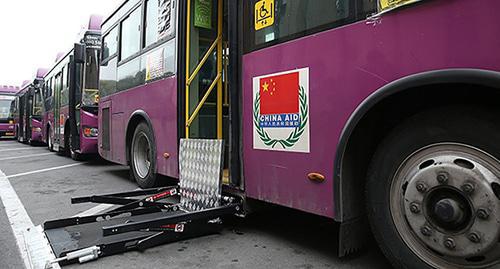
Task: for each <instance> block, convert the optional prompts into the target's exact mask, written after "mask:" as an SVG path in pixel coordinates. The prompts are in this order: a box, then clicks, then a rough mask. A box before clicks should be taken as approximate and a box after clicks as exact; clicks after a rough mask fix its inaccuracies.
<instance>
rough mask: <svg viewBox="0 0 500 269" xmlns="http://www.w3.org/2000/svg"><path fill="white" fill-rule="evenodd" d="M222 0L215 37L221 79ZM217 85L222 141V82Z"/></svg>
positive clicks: (218, 114)
mask: <svg viewBox="0 0 500 269" xmlns="http://www.w3.org/2000/svg"><path fill="white" fill-rule="evenodd" d="M222 1H223V0H218V1H217V3H218V7H217V9H218V11H217V17H218V19H217V21H218V22H217V33H218V34H217V35H218V36H220V39H219V41H218V42H217V74H219V76H221V77H222V26H223V23H222V20H223V18H224V17H223V14H222V13H223V12H224V10H223V6H222ZM219 80H220V81H219V82H218V83H217V139H222V80H221V79H220V78H219Z"/></svg>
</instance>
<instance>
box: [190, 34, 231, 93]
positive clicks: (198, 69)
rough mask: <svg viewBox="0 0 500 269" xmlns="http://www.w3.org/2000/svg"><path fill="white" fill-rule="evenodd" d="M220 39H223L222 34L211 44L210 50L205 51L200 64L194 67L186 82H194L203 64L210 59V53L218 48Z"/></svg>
mask: <svg viewBox="0 0 500 269" xmlns="http://www.w3.org/2000/svg"><path fill="white" fill-rule="evenodd" d="M219 39H222V36H218V37H217V38H216V39H215V40H214V42H213V43H212V45H211V46H210V48H209V49H208V51H207V52H206V53H205V55H203V58H202V59H201V61H200V62H199V63H198V66H196V68H195V69H194V71H193V73H192V74H191V75H190V76H189V78H188V80H187V82H186V83H187V85H191V82H193V80H194V79H195V78H196V75H198V72H200V69H201V68H202V67H203V65H204V64H205V62H206V61H207V60H208V57H210V54H212V52H213V51H214V49H215V48H216V46H217V44H218V43H219Z"/></svg>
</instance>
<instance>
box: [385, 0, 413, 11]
mask: <svg viewBox="0 0 500 269" xmlns="http://www.w3.org/2000/svg"><path fill="white" fill-rule="evenodd" d="M420 1H421V0H379V8H380V11H384V10H388V9H391V8H397V7H400V6H404V5H408V4H412V3H415V2H420Z"/></svg>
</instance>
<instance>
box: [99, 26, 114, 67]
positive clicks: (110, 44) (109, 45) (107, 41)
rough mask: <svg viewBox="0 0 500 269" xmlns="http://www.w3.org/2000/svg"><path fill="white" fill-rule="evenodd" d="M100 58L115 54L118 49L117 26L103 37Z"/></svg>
mask: <svg viewBox="0 0 500 269" xmlns="http://www.w3.org/2000/svg"><path fill="white" fill-rule="evenodd" d="M103 44H104V45H103V52H102V58H103V59H107V58H109V57H110V56H113V55H115V53H116V51H117V50H118V27H115V28H113V30H111V31H110V32H109V33H108V34H107V35H106V36H105V37H104V39H103Z"/></svg>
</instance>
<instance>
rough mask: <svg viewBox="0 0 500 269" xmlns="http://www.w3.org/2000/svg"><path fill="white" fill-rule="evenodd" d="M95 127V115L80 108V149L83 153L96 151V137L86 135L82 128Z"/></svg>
mask: <svg viewBox="0 0 500 269" xmlns="http://www.w3.org/2000/svg"><path fill="white" fill-rule="evenodd" d="M84 127H90V128H97V115H94V114H92V113H89V112H87V111H84V110H83V109H82V110H80V130H79V133H80V151H81V152H82V153H83V154H94V153H97V137H86V136H85V135H84V134H83V128H84Z"/></svg>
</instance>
